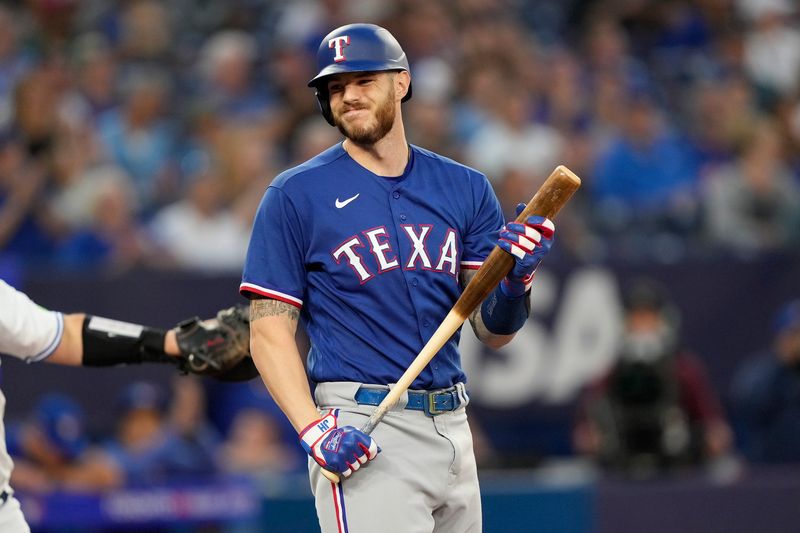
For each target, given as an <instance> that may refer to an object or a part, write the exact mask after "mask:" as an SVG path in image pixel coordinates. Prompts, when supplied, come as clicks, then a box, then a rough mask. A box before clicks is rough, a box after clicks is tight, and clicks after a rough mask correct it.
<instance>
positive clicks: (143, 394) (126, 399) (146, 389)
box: [117, 381, 167, 413]
mask: <svg viewBox="0 0 800 533" xmlns="http://www.w3.org/2000/svg"><path fill="white" fill-rule="evenodd" d="M166 406H167V402H166V397H165V396H164V392H163V391H162V390H161V388H159V387H158V386H157V385H155V384H153V383H148V382H146V381H138V382H136V383H131V384H130V385H128V386H127V387H125V389H123V391H122V394H120V396H119V398H118V399H117V410H118V411H119V412H120V413H127V412H129V411H134V410H139V409H152V410H154V411H163V410H164V409H165V408H166Z"/></svg>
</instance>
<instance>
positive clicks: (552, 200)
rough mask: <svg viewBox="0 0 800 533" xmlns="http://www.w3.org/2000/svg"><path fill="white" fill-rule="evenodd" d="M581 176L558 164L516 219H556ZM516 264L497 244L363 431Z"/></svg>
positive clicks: (366, 430)
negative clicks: (538, 217) (532, 216)
mask: <svg viewBox="0 0 800 533" xmlns="http://www.w3.org/2000/svg"><path fill="white" fill-rule="evenodd" d="M580 185H581V179H580V178H579V177H578V176H576V175H575V174H574V173H573V172H572V171H571V170H569V169H568V168H567V167H565V166H563V165H559V166H557V167H556V169H555V170H554V171H553V172H552V174H550V176H549V177H548V178H547V179H546V180H545V182H544V183H542V186H541V187H539V190H538V191H537V192H536V194H535V195H533V198H531V201H530V202H528V205H526V206H525V209H523V211H522V213H520V214H519V216H517V218H516V222H520V223H522V222H524V221H525V220H526V219H527V218H528V217H529V216H531V215H541V216H545V217H547V218H550V219H553V218H555V216H556V214H557V213H558V212H559V211H560V210H561V208H562V207H564V205H565V204H566V203H567V201H569V199H570V198H571V197H572V195H573V194H574V193H575V191H577V190H578V187H580ZM513 266H514V257H513V256H512V255H511V254H509V253H507V252H506V251H504V250H503V249H502V248H500V247H499V246H495V247H494V249H493V250H492V252H491V253H490V254H489V257H487V258H486V261H484V262H483V265H481V268H480V269H479V270H478V272H477V273H476V274H475V277H473V278H472V280H471V281H470V282H469V284H468V285H467V286H466V287H465V288H464V292H463V293H461V296H460V297H459V299H458V300H457V301H456V303H455V304H454V305H453V307H452V309H450V312H449V313H447V316H446V317H445V318H444V320H443V321H442V323H441V324H440V325H439V327H438V328H437V329H436V331H435V332H434V334H433V336H432V337H431V338H430V339H429V340H428V342H427V343H426V344H425V346H424V347H423V348H422V350H421V351H420V352H419V354H418V355H417V357H416V358H415V359H414V360H413V361H412V362H411V364H410V365H409V367H408V368H407V369H406V371H405V372H404V373H403V375H402V376H401V377H400V379H399V380H397V383H396V384H395V386H394V387H392V388H391V390H390V391H389V394H387V395H386V397H385V398H384V399H383V401H381V403H380V405H378V407H376V408H375V411H373V413H372V415H370V417H369V420H367V422H366V423H365V424H364V426H363V427H362V428H361V431H363V432H364V433H367V434H369V433H372V430H374V429H375V426H377V425H378V424H379V423H380V421H381V420H383V417H384V416H386V412H387V411H388V410H389V409H391V408H392V407H394V405H395V404H396V403H397V402H398V401H400V397H401V396H403V394H404V393H405V392H406V391H407V390H408V388H409V387H410V386H411V383H413V382H414V380H415V379H417V376H419V375H420V373H421V372H422V371H423V370H424V369H425V367H426V366H428V363H430V362H431V359H433V357H434V356H435V355H436V354H437V353H439V350H441V349H442V346H444V345H445V343H446V342H447V341H448V340H449V339H450V337H452V336H453V334H454V333H455V332H456V331H457V330H458V328H460V327H461V325H462V324H463V323H464V321H465V320H467V318H469V315H470V313H472V311H474V310H475V308H476V307H477V306H478V305H480V304H481V302H483V300H484V299H486V297H487V296H489V293H490V292H492V291H493V290H494V288H495V287H496V286H497V284H498V283H500V281H502V279H503V278H504V277H506V275H507V274H508V273H509V272H510V271H511V267H513ZM321 470H322V474H323V475H324V476H325V477H326V478H328V479H329V480H330V481H332V482H333V483H338V482H339V476H337V475H336V474H334V473H333V472H331V471H329V470H325V469H324V468H323V469H321Z"/></svg>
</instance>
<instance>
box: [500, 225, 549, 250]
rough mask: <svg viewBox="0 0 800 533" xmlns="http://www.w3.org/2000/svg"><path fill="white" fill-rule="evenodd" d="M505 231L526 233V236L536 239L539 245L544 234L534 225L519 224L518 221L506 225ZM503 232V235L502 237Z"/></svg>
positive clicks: (518, 233) (519, 233)
mask: <svg viewBox="0 0 800 533" xmlns="http://www.w3.org/2000/svg"><path fill="white" fill-rule="evenodd" d="M506 228H507V229H506V230H505V231H509V232H511V233H513V234H516V235H524V236H525V237H526V238H528V239H530V240H532V241H534V242H535V243H536V244H537V245H538V244H539V243H540V242H541V240H542V234H541V233H540V232H539V231H538V229H537V228H536V227H534V226H529V225H527V224H517V223H516V222H512V223H511V224H509V225H508V226H506ZM502 233H503V232H501V237H502Z"/></svg>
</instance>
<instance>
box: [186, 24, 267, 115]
mask: <svg viewBox="0 0 800 533" xmlns="http://www.w3.org/2000/svg"><path fill="white" fill-rule="evenodd" d="M256 52H257V50H256V41H255V39H254V38H253V37H252V36H250V35H248V34H247V33H245V32H242V31H224V32H220V33H218V34H216V35H213V36H212V37H211V38H210V39H209V40H208V42H207V43H206V44H205V46H204V47H203V50H202V51H201V52H200V59H199V69H200V73H201V76H202V82H201V99H202V100H203V101H204V102H208V103H209V104H210V105H211V106H212V107H213V108H214V109H216V111H217V112H218V113H220V114H221V115H223V116H225V117H226V118H229V119H231V118H240V119H241V118H246V119H249V120H253V119H255V118H257V117H258V116H259V115H264V114H265V112H266V110H267V106H268V104H269V100H268V98H267V95H266V94H265V93H264V91H263V89H260V90H259V89H257V88H256V87H255V85H254V84H253V80H252V70H253V65H254V64H255V60H256V57H257V55H256Z"/></svg>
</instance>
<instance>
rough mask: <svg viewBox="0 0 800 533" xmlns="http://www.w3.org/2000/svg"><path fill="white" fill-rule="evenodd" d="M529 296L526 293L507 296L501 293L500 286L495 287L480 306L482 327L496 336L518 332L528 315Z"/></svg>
mask: <svg viewBox="0 0 800 533" xmlns="http://www.w3.org/2000/svg"><path fill="white" fill-rule="evenodd" d="M503 283H505V281H504V282H503ZM529 294H530V293H529V292H527V291H526V292H523V293H522V294H521V295H519V296H509V295H507V294H506V293H505V292H504V291H503V289H502V284H501V285H500V286H498V287H496V288H495V289H494V290H493V291H492V292H491V293H490V294H489V296H487V297H486V299H485V300H484V301H483V303H482V304H481V319H482V320H483V325H484V326H486V329H488V330H489V331H490V332H491V333H494V334H496V335H511V334H512V333H516V332H517V331H519V329H520V328H522V326H523V325H524V324H525V321H526V320H528V316H529V315H530V311H531V303H530V298H529Z"/></svg>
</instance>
